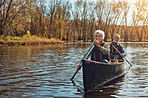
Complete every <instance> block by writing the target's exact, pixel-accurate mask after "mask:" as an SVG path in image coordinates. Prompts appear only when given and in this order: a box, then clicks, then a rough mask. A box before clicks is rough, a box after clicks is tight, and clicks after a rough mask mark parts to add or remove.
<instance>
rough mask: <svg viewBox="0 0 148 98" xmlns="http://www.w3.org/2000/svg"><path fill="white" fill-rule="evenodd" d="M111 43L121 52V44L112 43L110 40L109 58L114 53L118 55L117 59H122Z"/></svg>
mask: <svg viewBox="0 0 148 98" xmlns="http://www.w3.org/2000/svg"><path fill="white" fill-rule="evenodd" d="M112 45H114V46H115V47H116V48H117V49H118V50H119V52H120V53H122V48H121V44H120V43H114V42H112V43H111V45H110V55H111V59H112V58H113V56H115V55H119V57H120V58H119V59H122V57H121V56H120V54H119V53H118V52H117V51H116V50H115V49H114V48H113V46H112Z"/></svg>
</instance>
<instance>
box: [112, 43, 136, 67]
mask: <svg viewBox="0 0 148 98" xmlns="http://www.w3.org/2000/svg"><path fill="white" fill-rule="evenodd" d="M112 47H113V48H114V49H115V50H116V51H117V52H118V53H119V54H120V55H122V54H121V53H120V51H119V50H118V49H117V48H116V47H115V46H114V45H112ZM122 58H123V59H124V60H125V61H127V62H128V63H129V65H130V66H133V65H132V64H131V63H130V62H129V61H128V60H127V59H126V58H125V57H122Z"/></svg>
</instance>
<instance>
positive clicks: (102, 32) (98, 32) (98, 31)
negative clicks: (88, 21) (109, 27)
mask: <svg viewBox="0 0 148 98" xmlns="http://www.w3.org/2000/svg"><path fill="white" fill-rule="evenodd" d="M97 34H101V35H102V38H103V39H104V37H105V33H104V31H102V30H96V31H95V36H96V35H97Z"/></svg>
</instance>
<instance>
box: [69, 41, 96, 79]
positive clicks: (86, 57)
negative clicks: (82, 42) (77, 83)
mask: <svg viewBox="0 0 148 98" xmlns="http://www.w3.org/2000/svg"><path fill="white" fill-rule="evenodd" d="M94 46H95V44H94V43H93V44H92V45H91V46H90V48H89V50H88V51H87V53H86V54H85V55H84V56H83V58H82V60H84V59H88V57H89V55H90V53H91V51H92V49H93V48H94ZM82 60H81V61H80V64H79V65H80V68H81V67H82ZM78 71H79V70H78V69H77V70H76V72H75V73H74V75H73V76H72V78H71V81H72V80H73V78H74V77H75V75H76V74H77V73H78Z"/></svg>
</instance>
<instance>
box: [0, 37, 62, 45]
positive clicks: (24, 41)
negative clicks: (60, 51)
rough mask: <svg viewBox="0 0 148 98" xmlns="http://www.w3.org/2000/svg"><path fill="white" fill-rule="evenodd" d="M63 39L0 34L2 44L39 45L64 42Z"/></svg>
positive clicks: (0, 43)
mask: <svg viewBox="0 0 148 98" xmlns="http://www.w3.org/2000/svg"><path fill="white" fill-rule="evenodd" d="M62 43H63V41H61V40H59V39H55V38H50V39H48V38H46V37H38V36H36V35H33V36H27V35H24V36H23V37H13V36H3V35H2V36H0V46H14V45H18V46H38V45H49V44H62Z"/></svg>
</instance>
